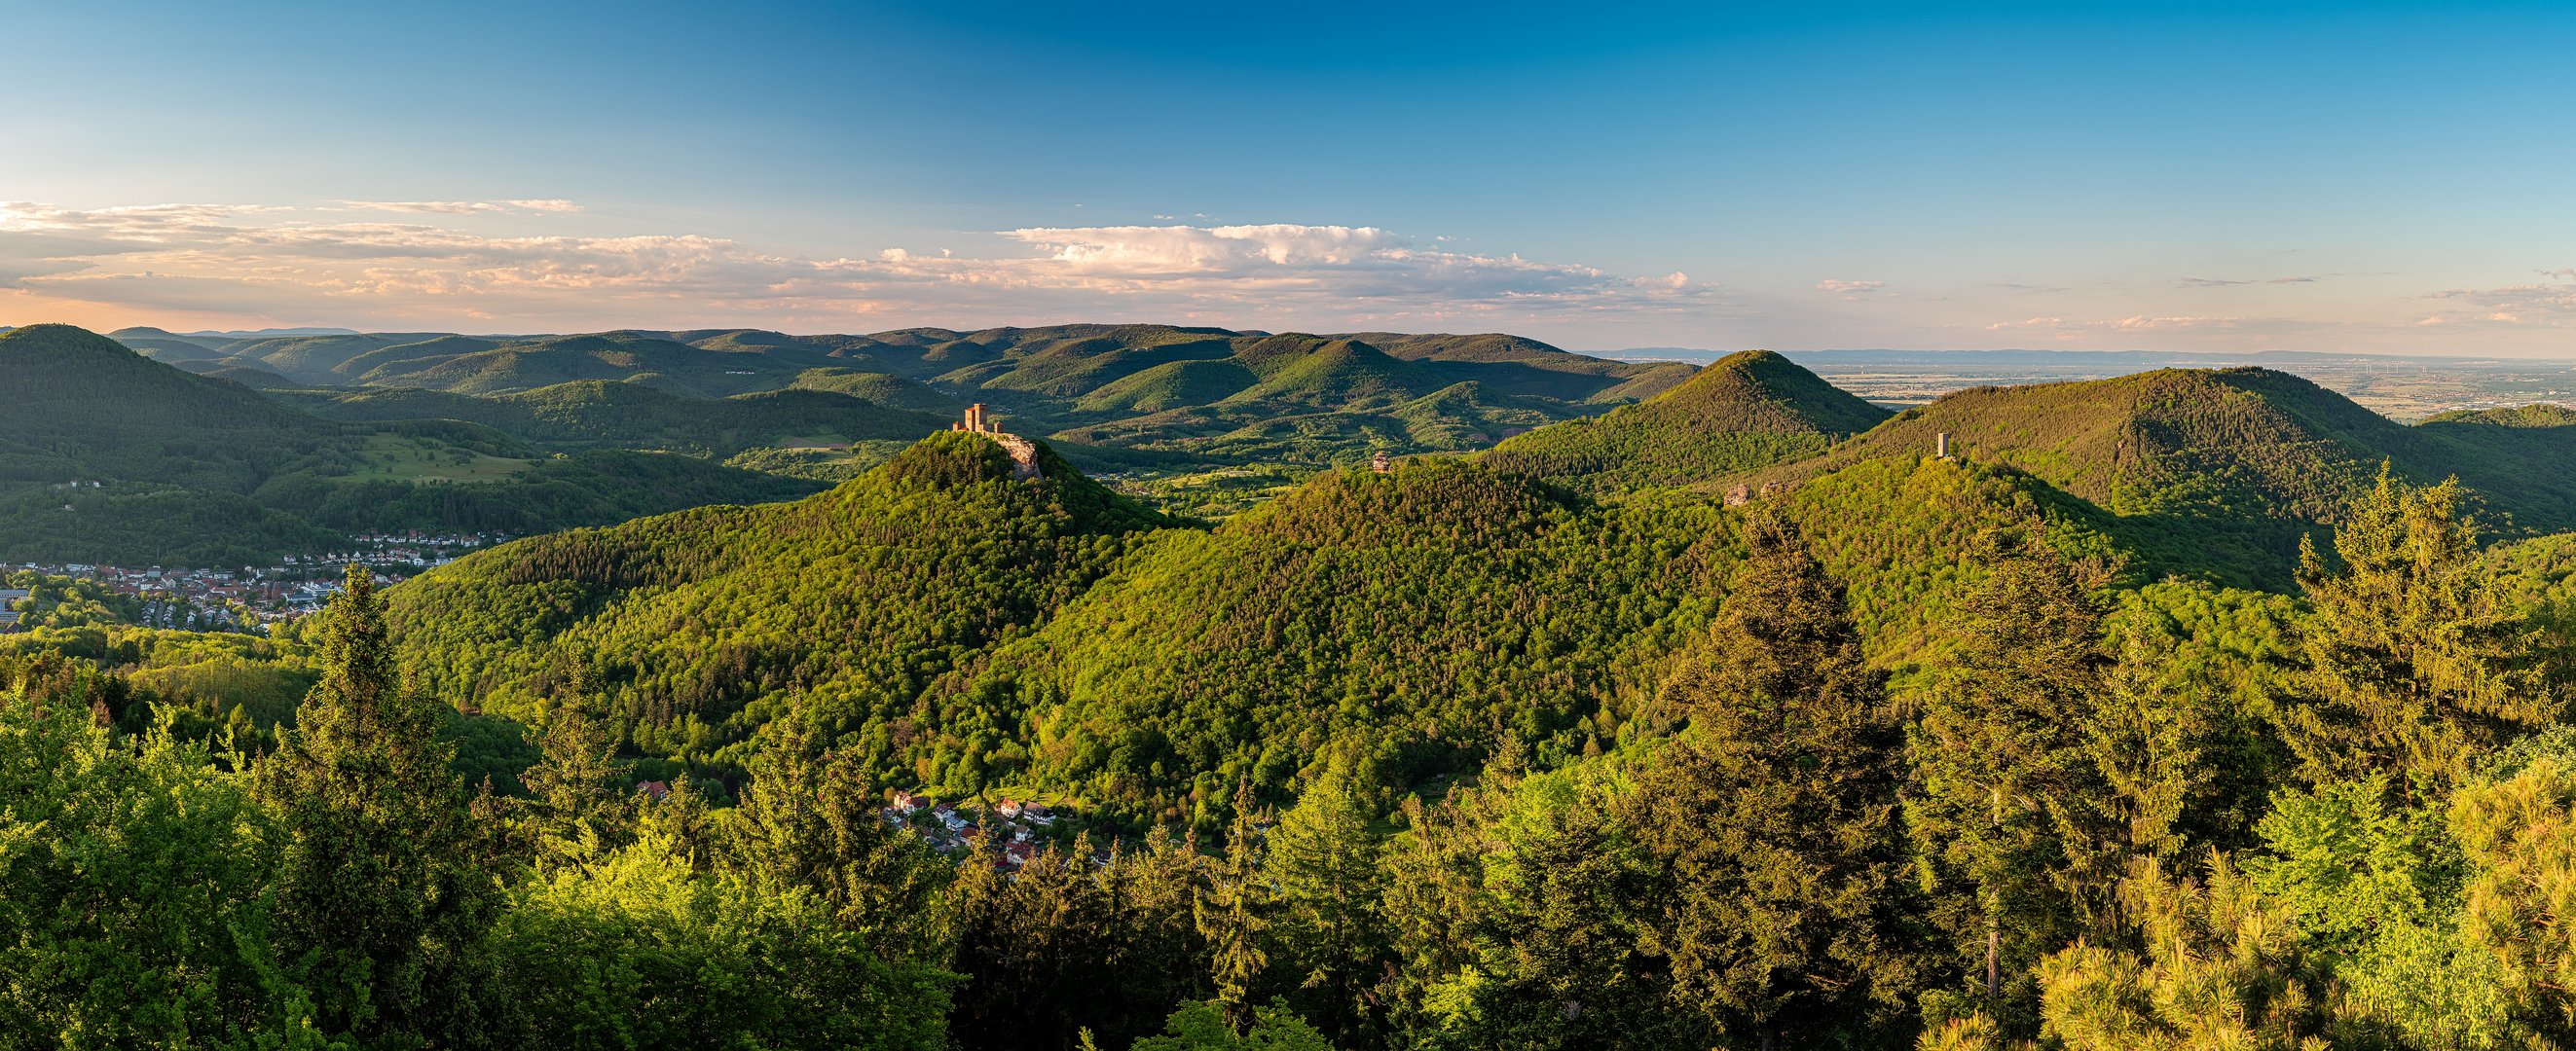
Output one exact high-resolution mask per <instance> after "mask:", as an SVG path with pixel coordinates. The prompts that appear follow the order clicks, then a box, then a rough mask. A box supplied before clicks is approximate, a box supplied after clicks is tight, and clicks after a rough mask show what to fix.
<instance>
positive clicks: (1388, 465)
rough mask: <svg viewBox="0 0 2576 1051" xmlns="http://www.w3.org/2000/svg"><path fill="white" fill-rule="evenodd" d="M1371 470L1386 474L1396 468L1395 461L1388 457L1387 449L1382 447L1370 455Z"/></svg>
mask: <svg viewBox="0 0 2576 1051" xmlns="http://www.w3.org/2000/svg"><path fill="white" fill-rule="evenodd" d="M1369 470H1372V471H1376V472H1377V473H1379V474H1386V473H1388V472H1391V471H1393V470H1395V461H1393V460H1390V459H1388V458H1387V455H1386V452H1385V450H1382V449H1381V450H1379V451H1378V452H1377V453H1375V454H1374V455H1371V456H1370V457H1369Z"/></svg>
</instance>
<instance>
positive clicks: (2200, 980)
mask: <svg viewBox="0 0 2576 1051" xmlns="http://www.w3.org/2000/svg"><path fill="white" fill-rule="evenodd" d="M2203 865H2204V870H2205V872H2206V876H2205V878H2203V879H2184V880H2180V881H2173V880H2168V879H2167V878H2166V877H2165V876H2164V867H2163V866H2162V865H2161V864H2159V863H2157V862H2155V861H2152V860H2142V861H2140V862H2139V863H2138V865H2137V868H2136V871H2135V872H2133V873H2132V874H2131V876H2130V878H2129V879H2128V880H2127V881H2126V882H2124V883H2123V884H2122V887H2121V895H2122V896H2123V897H2124V898H2126V899H2128V901H2127V904H2128V906H2129V909H2128V911H2129V912H2130V913H2131V914H2132V915H2134V916H2135V917H2136V918H2137V919H2138V921H2139V924H2140V927H2141V932H2140V933H2141V934H2142V935H2143V938H2142V941H2143V943H2144V951H2143V952H2128V951H2123V950H2119V949H2114V948H2110V947H2107V946H2103V945H2098V944H2093V943H2091V942H2089V941H2079V942H2077V943H2076V944H2075V945H2073V946H2070V947H2068V948H2066V949H2064V950H2061V951H2059V952H2056V953H2053V954H2051V955H2050V956H2049V957H2048V958H2047V959H2045V960H2043V961H2041V962H2040V966H2039V982H2040V987H2041V990H2042V993H2041V1000H2042V1003H2043V1014H2044V1019H2045V1021H2044V1023H2043V1027H2042V1031H2043V1035H2044V1036H2045V1037H2046V1039H2047V1040H2048V1041H2049V1046H2052V1047H2064V1048H2068V1049H2069V1051H2128V1049H2131V1048H2172V1049H2175V1051H2222V1049H2233V1048H2246V1049H2254V1051H2325V1049H2326V1048H2328V1047H2351V1046H2355V1045H2354V1041H2353V1040H2351V1039H2349V1037H2350V1036H2354V1035H2357V1034H2345V1033H2341V1032H2339V1023H2338V1021H2337V1019H2336V1017H2335V1015H2334V1011H2333V1007H2334V1004H2333V1002H2332V1000H2331V997H2330V993H2329V991H2328V985H2329V983H2328V981H2327V976H2326V973H2325V970H2324V968H2323V967H2321V966H2319V965H2318V964H2317V963H2316V961H2315V960H2314V959H2313V958H2312V957H2311V956H2310V955H2309V953H2308V951H2307V945H2306V939H2305V938H2304V937H2303V936H2302V935H2301V933H2300V931H2299V928H2298V925H2297V923H2296V922H2295V921H2294V920H2293V919H2292V918H2291V915H2290V912H2289V910H2288V909H2287V908H2285V907H2283V906H2282V905H2281V904H2280V903H2278V902H2268V901H2265V900H2263V898H2262V897H2261V896H2260V895H2258V894H2257V893H2256V892H2255V888H2254V886H2253V885H2252V882H2251V881H2249V880H2247V879H2246V878H2245V877H2244V876H2243V875H2241V874H2239V873H2238V872H2237V871H2236V870H2235V868H2234V867H2233V866H2231V865H2230V864H2229V863H2228V861H2227V859H2226V857H2225V856H2224V855H2221V854H2218V853H2216V852H2215V851H2213V852H2211V853H2210V854H2209V855H2208V856H2207V858H2206V859H2205V861H2204V862H2203ZM2330 1037H2346V1038H2345V1039H2329V1038H2330Z"/></svg>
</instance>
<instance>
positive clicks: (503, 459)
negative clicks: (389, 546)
mask: <svg viewBox="0 0 2576 1051" xmlns="http://www.w3.org/2000/svg"><path fill="white" fill-rule="evenodd" d="M0 380H5V382H6V384H7V386H8V387H9V389H10V391H11V401H10V407H9V411H7V412H5V413H0V559H18V560H28V561H34V560H43V561H54V562H63V561H82V562H97V563H113V564H129V565H154V564H168V565H196V566H239V565H243V564H250V563H261V562H266V561H268V560H270V559H271V558H273V557H275V556H276V555H278V554H281V553H312V552H317V551H325V550H330V549H332V548H335V547H339V546H341V542H340V540H339V534H343V533H347V532H354V531H374V530H410V529H430V530H437V531H446V532H458V531H469V532H470V531H478V530H498V531H507V532H513V533H525V532H536V531H542V530H550V529H560V528H563V527H566V526H570V525H581V524H600V523H606V522H612V521H621V520H624V519H627V518H632V517H634V516H636V515H638V514H647V513H653V512H658V511H665V510H670V509H673V508H678V507H686V506H693V505H696V504H703V503H714V502H756V501H761V500H775V499H784V498H791V497H795V496H802V495H805V494H807V493H811V492H813V491H814V490H815V489H816V488H818V486H816V485H814V484H813V483H809V482H801V481H797V480H792V479H782V478H776V477H769V476H762V475H756V474H752V473H750V472H746V471H739V470H734V469H730V468H724V467H718V466H715V465H712V464H706V463H702V462H698V461H693V460H685V459H682V458H677V457H652V456H646V455H643V454H639V453H631V452H609V451H601V452H589V453H583V454H581V455H579V456H576V457H573V458H570V459H548V458H546V457H545V456H544V454H542V453H540V452H538V451H535V450H532V449H529V448H527V447H526V446H523V445H521V444H519V443H517V442H515V441H513V440H512V439H510V438H508V437H506V436H504V435H501V434H498V433H495V432H493V431H490V430H486V429H483V428H480V427H474V426H468V425H465V424H459V423H443V422H436V421H417V422H406V423H387V424H357V423H337V422H332V421H327V420H323V419H319V418H316V417H313V416H310V415H307V414H305V413H303V412H300V411H297V410H295V409H292V408H289V407H287V406H284V405H280V404H277V403H275V402H272V401H270V400H268V399H266V398H263V397H261V396H260V395H258V394H256V393H254V392H252V391H250V390H248V389H246V388H243V387H240V386H237V385H234V384H231V383H226V382H222V381H220V380H213V379H207V378H203V377H199V376H192V375H190V374H188V373H185V372H182V371H180V370H178V369H175V368H171V367H170V366H167V365H163V364H160V363H157V362H154V361H151V360H148V359H146V358H143V357H141V356H138V355H136V354H135V353H133V352H132V351H129V350H127V349H125V348H123V347H120V346H118V345H117V344H116V343H115V342H113V341H111V340H108V339H106V338H104V337H100V336H94V335H91V334H89V333H87V332H83V331H81V330H79V329H76V328H70V327H68V326H62V325H32V326H28V327H25V328H20V329H14V330H11V331H10V332H9V333H7V334H6V335H0ZM468 464H482V465H485V466H487V467H490V468H493V469H494V473H493V474H492V475H491V476H490V480H483V481H470V482H442V481H435V480H430V479H432V478H434V477H436V473H435V472H436V470H437V469H441V468H453V467H458V466H459V465H468ZM422 472H427V473H422ZM73 482H79V483H82V484H81V485H79V486H78V487H76V488H75V487H69V483H73ZM88 483H98V484H96V485H91V484H88Z"/></svg>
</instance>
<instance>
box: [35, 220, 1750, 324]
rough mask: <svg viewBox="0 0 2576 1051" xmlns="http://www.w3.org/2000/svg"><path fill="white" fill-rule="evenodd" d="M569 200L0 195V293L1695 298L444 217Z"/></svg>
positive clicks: (1513, 317) (1124, 311)
mask: <svg viewBox="0 0 2576 1051" xmlns="http://www.w3.org/2000/svg"><path fill="white" fill-rule="evenodd" d="M579 210H580V206H579V205H577V204H574V203H572V202H570V201H559V200H506V201H407V202H388V201H341V202H335V203H334V205H333V206H331V207H325V208H294V207H278V206H269V205H223V204H171V205H153V206H145V207H128V208H97V209H76V208H63V207H56V206H51V205H43V204H35V203H28V202H6V203H0V289H9V290H14V291H16V292H19V293H23V294H25V295H27V296H31V297H35V298H37V299H40V300H54V301H64V302H71V303H81V304H91V305H96V306H101V307H112V308H124V309H130V310H133V311H136V312H138V313H149V312H153V311H183V312H200V313H225V314H231V315H235V316H239V317H242V318H244V319H274V320H292V321H296V322H299V323H301V322H309V321H321V322H329V323H352V324H363V325H371V326H379V327H380V326H383V325H388V324H393V323H397V322H399V323H412V324H430V323H446V324H462V323H465V322H467V321H471V322H475V323H479V324H483V325H486V326H489V325H497V324H508V325H516V326H522V327H532V328H537V327H576V328H578V327H596V326H606V325H638V324H655V325H658V324H683V323H698V322H710V323H713V322H722V323H735V322H740V323H766V324H784V323H789V322H795V323H803V324H829V323H834V322H848V321H852V320H863V321H864V322H866V323H869V324H897V323H931V322H936V323H941V324H961V323H974V322H976V321H978V320H983V319H991V320H994V321H1012V322H1027V321H1032V320H1036V319H1041V318H1048V317H1098V316H1102V315H1110V316H1126V317H1139V318H1142V317H1155V318H1165V319H1197V318H1208V319H1222V320H1223V321H1224V322H1225V323H1227V324H1233V325H1259V324H1262V323H1263V322H1264V321H1266V320H1272V319H1278V320H1282V321H1304V322H1305V323H1307V324H1310V325H1312V326H1314V327H1340V326H1356V325H1369V324H1386V323H1397V322H1401V323H1403V324H1406V325H1409V326H1420V327H1430V326H1437V325H1468V324H1479V325H1486V326H1490V327H1503V326H1508V325H1515V324H1520V325H1526V324H1530V323H1534V322H1539V323H1544V322H1548V321H1564V320H1569V319H1575V318H1585V317H1603V316H1617V317H1632V316H1652V315H1658V314H1666V313H1671V312H1674V311H1679V310H1683V309H1686V308H1688V307H1689V306H1690V305H1691V304H1693V303H1695V302H1698V301H1702V300H1705V299H1706V298H1708V297H1709V296H1711V295H1713V294H1714V293H1713V290H1712V289H1711V288H1709V287H1708V286H1706V285H1704V284H1700V283H1694V282H1692V281H1691V280H1690V279H1689V278H1688V277H1687V276H1686V275H1683V274H1679V273H1674V274H1669V275H1664V276H1659V277H1626V276H1621V275H1616V274H1611V273H1608V272H1605V271H1602V270H1599V269H1596V268H1593V267H1588V266H1582V265H1577V264H1568V263H1553V262H1543V261H1538V260H1531V259H1524V258H1522V257H1521V256H1519V255H1502V256H1494V255H1479V254H1473V253H1465V252H1455V251H1446V250H1441V249H1437V248H1424V247H1420V246H1418V245H1417V244H1415V243H1414V242H1413V241H1412V240H1410V239H1408V238H1406V237H1403V236H1401V235H1398V234H1396V233H1394V232H1391V231H1387V230H1382V229H1378V228H1375V227H1369V226H1334V225H1299V224H1284V223H1282V224H1268V225H1258V226H1190V225H1154V226H1097V227H1028V228H1022V229H1015V230H1006V231H998V232H996V233H994V234H992V235H989V237H988V241H989V243H990V245H991V247H992V251H990V252H988V253H985V254H983V255H979V256H973V257H968V256H952V255H949V254H947V253H945V252H942V253H941V254H938V255H926V254H920V253H915V252H912V251H909V250H906V249H902V248H889V249H880V250H876V251H872V252H868V253H865V254H860V255H851V256H836V257H829V258H824V257H812V256H803V255H796V254H792V253H782V252H774V251H766V250H763V249H760V248H757V247H754V246H751V245H747V244H743V243H739V242H737V241H733V240H729V239H725V238H719V237H708V236H702V235H694V234H637V235H623V236H601V235H596V234H568V233H565V234H558V233H521V234H516V235H496V234H491V233H484V232H479V231H477V230H469V229H466V228H464V227H462V226H459V225H455V224H454V223H451V222H450V220H451V219H457V220H460V221H461V220H462V219H463V218H464V217H492V216H505V217H514V218H515V219H517V220H519V222H518V223H517V224H516V225H520V226H527V225H530V224H536V225H538V226H540V227H542V226H543V224H544V223H545V222H547V221H548V220H549V217H560V216H565V215H569V214H570V213H574V212H578V211H579ZM352 212H378V213H388V214H387V216H386V217H385V218H384V219H370V218H362V217H358V216H353V215H351V214H350V213H352Z"/></svg>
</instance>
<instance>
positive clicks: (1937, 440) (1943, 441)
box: [1932, 431, 1950, 460]
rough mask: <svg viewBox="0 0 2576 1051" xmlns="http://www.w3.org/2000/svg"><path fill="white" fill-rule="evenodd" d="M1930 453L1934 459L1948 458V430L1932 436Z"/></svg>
mask: <svg viewBox="0 0 2576 1051" xmlns="http://www.w3.org/2000/svg"><path fill="white" fill-rule="evenodd" d="M1932 455H1933V457H1934V458H1935V459H1941V460H1947V459H1949V458H1950V432H1948V431H1942V432H1941V433H1939V434H1936V435H1934V436H1933V437H1932Z"/></svg>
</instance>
